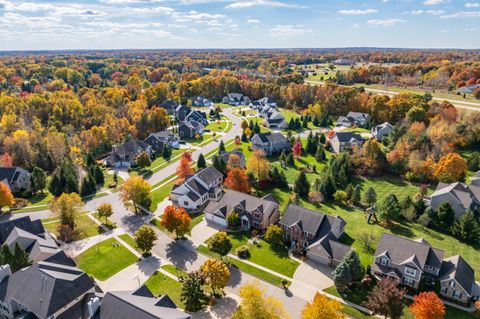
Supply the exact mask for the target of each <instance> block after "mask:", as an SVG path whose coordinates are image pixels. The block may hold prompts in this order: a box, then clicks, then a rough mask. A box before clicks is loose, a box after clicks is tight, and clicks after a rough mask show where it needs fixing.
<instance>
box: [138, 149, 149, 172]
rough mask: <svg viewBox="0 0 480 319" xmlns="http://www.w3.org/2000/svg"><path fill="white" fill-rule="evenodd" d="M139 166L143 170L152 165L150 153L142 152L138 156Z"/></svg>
mask: <svg viewBox="0 0 480 319" xmlns="http://www.w3.org/2000/svg"><path fill="white" fill-rule="evenodd" d="M137 165H138V167H140V168H141V169H145V167H148V166H150V165H152V160H151V159H150V155H149V154H148V152H141V153H140V154H139V155H138V157H137Z"/></svg>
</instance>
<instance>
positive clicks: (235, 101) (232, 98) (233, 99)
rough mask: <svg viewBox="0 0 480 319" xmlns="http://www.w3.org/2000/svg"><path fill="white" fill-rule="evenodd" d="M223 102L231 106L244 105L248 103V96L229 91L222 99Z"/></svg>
mask: <svg viewBox="0 0 480 319" xmlns="http://www.w3.org/2000/svg"><path fill="white" fill-rule="evenodd" d="M222 102H223V103H225V104H229V105H232V106H245V105H249V104H250V102H251V101H250V98H249V97H248V96H245V95H243V94H241V93H229V94H228V95H227V96H225V97H224V98H223V100H222Z"/></svg>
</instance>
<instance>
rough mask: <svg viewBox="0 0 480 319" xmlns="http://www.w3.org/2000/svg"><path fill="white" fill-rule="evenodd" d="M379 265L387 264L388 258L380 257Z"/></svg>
mask: <svg viewBox="0 0 480 319" xmlns="http://www.w3.org/2000/svg"><path fill="white" fill-rule="evenodd" d="M380 265H382V266H387V265H388V260H387V258H382V259H380Z"/></svg>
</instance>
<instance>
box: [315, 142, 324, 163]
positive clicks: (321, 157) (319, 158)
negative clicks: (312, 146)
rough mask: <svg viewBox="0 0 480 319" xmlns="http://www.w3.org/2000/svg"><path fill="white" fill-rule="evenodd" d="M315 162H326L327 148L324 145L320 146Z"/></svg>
mask: <svg viewBox="0 0 480 319" xmlns="http://www.w3.org/2000/svg"><path fill="white" fill-rule="evenodd" d="M315 160H316V161H317V162H319V163H320V162H322V161H324V160H325V146H323V144H318V146H317V152H316V153H315Z"/></svg>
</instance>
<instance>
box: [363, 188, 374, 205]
mask: <svg viewBox="0 0 480 319" xmlns="http://www.w3.org/2000/svg"><path fill="white" fill-rule="evenodd" d="M363 200H364V202H365V203H367V205H368V206H372V205H375V203H376V202H377V193H375V190H374V189H373V188H372V187H369V188H367V191H366V192H365V194H364V195H363Z"/></svg>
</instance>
